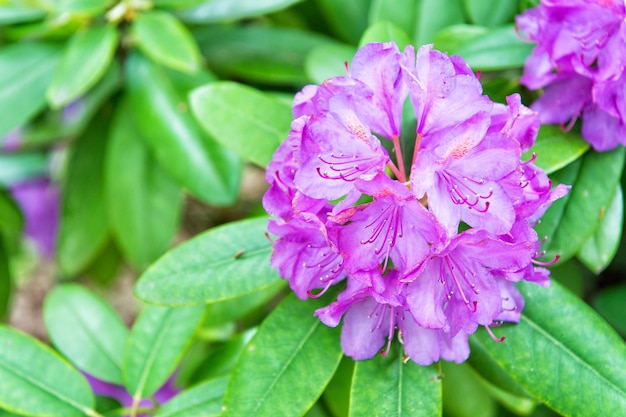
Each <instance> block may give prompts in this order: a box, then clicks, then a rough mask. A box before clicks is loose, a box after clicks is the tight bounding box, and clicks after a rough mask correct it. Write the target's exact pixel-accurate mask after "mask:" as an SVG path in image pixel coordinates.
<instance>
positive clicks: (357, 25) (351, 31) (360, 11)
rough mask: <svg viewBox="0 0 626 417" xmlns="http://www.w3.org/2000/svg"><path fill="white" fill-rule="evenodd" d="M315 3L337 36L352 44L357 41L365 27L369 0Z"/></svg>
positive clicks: (318, 0) (320, 0)
mask: <svg viewBox="0 0 626 417" xmlns="http://www.w3.org/2000/svg"><path fill="white" fill-rule="evenodd" d="M316 3H317V5H318V7H319V8H320V11H321V12H322V14H323V16H324V18H325V19H326V21H327V22H328V25H329V26H330V27H331V29H332V30H333V32H334V33H335V34H336V35H337V37H339V38H340V39H341V40H343V41H346V42H349V43H352V44H357V43H358V42H359V39H361V36H362V35H363V32H365V29H366V28H367V24H368V22H367V17H368V15H369V8H370V3H371V0H343V1H340V2H338V1H334V0H316ZM389 20H391V21H393V19H389Z"/></svg>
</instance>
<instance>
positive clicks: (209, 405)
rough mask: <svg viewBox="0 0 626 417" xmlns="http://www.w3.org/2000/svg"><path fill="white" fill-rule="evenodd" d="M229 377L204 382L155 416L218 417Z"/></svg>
mask: <svg viewBox="0 0 626 417" xmlns="http://www.w3.org/2000/svg"><path fill="white" fill-rule="evenodd" d="M227 384H228V377H227V376H224V377H221V378H217V379H212V380H209V381H206V382H202V383H200V384H198V385H196V386H194V387H192V388H190V389H188V390H185V392H183V393H181V394H180V395H177V396H176V397H175V398H174V399H172V401H169V402H168V403H167V404H165V405H164V406H163V407H161V408H160V409H159V411H158V412H157V413H156V414H155V416H156V417H218V416H219V415H220V414H221V413H222V399H223V398H224V393H225V392H226V385H227Z"/></svg>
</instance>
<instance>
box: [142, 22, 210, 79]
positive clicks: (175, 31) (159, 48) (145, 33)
mask: <svg viewBox="0 0 626 417" xmlns="http://www.w3.org/2000/svg"><path fill="white" fill-rule="evenodd" d="M132 34H133V35H134V37H135V40H136V41H137V45H138V46H139V48H140V49H141V50H142V52H143V53H145V54H146V55H147V56H149V57H150V58H152V59H153V60H154V61H155V62H158V63H160V64H163V65H165V66H168V67H171V68H174V69H177V70H180V71H186V72H195V71H197V70H198V69H199V68H200V51H199V50H198V46H197V45H196V43H195V41H194V40H193V38H192V36H191V34H190V33H189V31H188V30H187V28H186V27H185V26H183V24H182V23H180V21H179V20H178V19H176V18H175V17H174V16H172V15H171V14H169V13H167V12H163V11H150V12H145V13H140V14H139V15H138V16H137V18H136V19H135V21H134V22H133V26H132Z"/></svg>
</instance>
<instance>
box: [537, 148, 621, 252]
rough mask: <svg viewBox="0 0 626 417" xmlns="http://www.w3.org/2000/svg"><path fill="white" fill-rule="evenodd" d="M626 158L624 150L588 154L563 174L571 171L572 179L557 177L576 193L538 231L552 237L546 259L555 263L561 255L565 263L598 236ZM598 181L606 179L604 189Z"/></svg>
mask: <svg viewBox="0 0 626 417" xmlns="http://www.w3.org/2000/svg"><path fill="white" fill-rule="evenodd" d="M624 155H625V149H624V148H618V149H615V150H613V151H610V152H603V153H597V152H587V153H586V154H585V155H584V156H583V157H582V158H581V160H580V163H573V164H570V165H568V166H567V167H566V168H565V169H564V170H563V171H566V172H568V171H571V173H568V174H567V176H569V177H570V178H564V180H563V181H561V180H560V179H559V178H561V177H560V176H556V174H555V178H553V179H554V180H555V183H558V182H564V183H565V184H571V185H572V189H571V190H570V192H569V194H568V196H566V197H567V198H564V199H562V201H557V202H555V203H554V204H553V207H551V208H550V209H549V210H548V211H547V212H546V214H545V215H544V217H543V218H542V220H541V223H540V224H539V225H538V226H537V227H536V230H537V233H538V234H539V236H540V237H543V236H547V237H548V239H547V241H546V242H545V243H544V244H543V245H542V250H545V251H546V259H553V258H554V257H555V256H556V255H557V254H560V255H561V260H562V261H564V260H566V259H569V258H570V257H572V256H573V255H575V254H576V253H578V251H579V250H580V249H581V248H582V246H583V245H584V244H585V242H586V241H587V240H588V239H589V238H590V237H591V236H592V235H593V234H594V233H595V232H596V230H597V229H598V227H599V226H600V221H601V219H602V218H604V215H605V213H606V210H607V209H608V208H609V205H610V204H611V202H612V201H613V196H614V194H615V190H616V187H617V184H618V183H619V180H620V177H621V172H622V169H623V166H624ZM577 162H578V161H577ZM577 167H579V168H577ZM598 178H602V186H601V187H598V183H597V181H598ZM554 206H556V207H554Z"/></svg>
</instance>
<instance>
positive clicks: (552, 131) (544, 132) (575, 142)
mask: <svg viewBox="0 0 626 417" xmlns="http://www.w3.org/2000/svg"><path fill="white" fill-rule="evenodd" d="M588 149H589V142H587V141H586V140H584V139H583V138H582V136H580V133H577V132H573V131H569V132H565V131H563V129H562V128H561V127H559V126H556V125H541V128H540V129H539V133H538V135H537V141H536V142H535V144H534V145H533V147H532V149H531V150H530V151H528V152H526V154H524V158H526V159H529V158H530V157H531V156H532V154H533V153H534V154H536V155H537V160H536V162H535V163H536V164H537V166H538V167H540V168H543V170H544V171H546V173H547V174H551V173H553V172H554V171H557V170H559V169H561V168H563V167H564V166H566V165H568V164H570V163H572V162H573V161H575V160H576V159H578V158H580V157H581V156H582V155H583V154H584V153H585V152H587V150H588Z"/></svg>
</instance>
